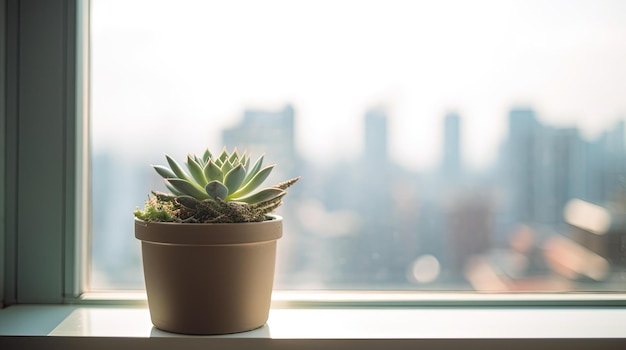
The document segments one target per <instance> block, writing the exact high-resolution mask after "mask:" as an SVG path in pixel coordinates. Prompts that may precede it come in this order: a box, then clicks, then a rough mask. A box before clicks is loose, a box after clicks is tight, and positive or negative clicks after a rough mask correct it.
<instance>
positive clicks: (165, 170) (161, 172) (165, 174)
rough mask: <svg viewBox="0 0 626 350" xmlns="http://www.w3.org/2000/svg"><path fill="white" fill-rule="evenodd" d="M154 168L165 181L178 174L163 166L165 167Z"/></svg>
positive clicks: (154, 166) (155, 166) (157, 166)
mask: <svg viewBox="0 0 626 350" xmlns="http://www.w3.org/2000/svg"><path fill="white" fill-rule="evenodd" d="M152 167H153V168H154V170H156V172H157V173H158V174H159V175H161V177H163V178H164V179H167V178H174V177H176V174H174V172H173V171H172V170H171V169H170V168H168V167H166V166H163V165H153V166H152Z"/></svg>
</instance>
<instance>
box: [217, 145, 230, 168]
mask: <svg viewBox="0 0 626 350" xmlns="http://www.w3.org/2000/svg"><path fill="white" fill-rule="evenodd" d="M226 159H228V151H226V148H224V149H223V150H222V153H220V155H219V157H217V160H219V161H220V164H224V162H226ZM217 160H216V161H217Z"/></svg>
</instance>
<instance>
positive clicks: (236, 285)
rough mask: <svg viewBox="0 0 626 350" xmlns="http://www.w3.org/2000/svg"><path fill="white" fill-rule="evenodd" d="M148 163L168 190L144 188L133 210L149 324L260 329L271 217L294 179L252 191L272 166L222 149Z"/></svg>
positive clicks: (267, 288) (271, 255) (177, 328)
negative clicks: (142, 198) (142, 201)
mask: <svg viewBox="0 0 626 350" xmlns="http://www.w3.org/2000/svg"><path fill="white" fill-rule="evenodd" d="M165 157H166V159H167V163H168V165H169V167H168V166H162V165H154V166H153V167H154V169H155V170H156V172H157V173H158V174H159V175H161V176H162V177H163V178H164V180H165V185H166V187H167V188H168V189H169V190H170V191H171V193H163V192H157V191H152V195H149V197H148V200H147V201H146V203H145V207H144V209H143V210H141V209H139V208H138V209H137V210H136V211H135V212H134V215H135V237H136V238H137V239H139V240H141V247H142V258H143V268H144V277H145V284H146V291H147V296H148V306H149V309H150V317H151V319H152V323H153V324H154V326H155V327H156V328H159V329H162V330H165V331H171V332H176V333H186V334H224V333H235V332H242V331H247V330H251V329H255V328H258V327H261V326H263V325H264V324H265V322H266V321H267V318H268V314H269V305H270V301H271V293H272V286H273V282H274V265H275V261H276V241H277V240H278V238H280V237H281V236H282V220H283V219H282V217H280V216H278V215H273V214H271V213H272V212H273V211H274V210H275V209H276V208H278V207H279V206H280V205H281V204H282V198H283V196H284V195H285V194H286V191H285V190H286V189H287V188H288V187H289V186H291V185H293V184H294V183H295V182H296V181H298V179H299V177H297V178H293V179H291V180H288V181H285V182H281V183H279V184H277V185H275V186H272V187H267V188H263V189H260V190H258V188H259V186H260V185H261V184H262V183H263V182H264V181H265V180H266V179H267V177H268V175H269V174H270V172H271V171H272V169H273V168H274V165H268V166H263V156H261V157H260V158H258V159H257V160H256V162H254V163H251V159H250V156H249V155H247V154H246V153H245V152H244V153H243V154H242V155H241V156H240V155H239V154H238V152H237V149H235V150H233V152H228V151H227V150H226V149H224V150H223V151H222V152H221V153H220V154H219V155H218V156H216V157H214V156H213V155H212V153H211V152H210V151H209V150H208V149H207V150H206V151H204V153H203V154H202V155H201V156H196V155H188V156H187V162H186V170H185V169H184V168H183V167H182V166H180V165H179V164H178V163H177V162H176V161H175V160H174V159H173V158H171V157H170V156H168V155H166V156H165Z"/></svg>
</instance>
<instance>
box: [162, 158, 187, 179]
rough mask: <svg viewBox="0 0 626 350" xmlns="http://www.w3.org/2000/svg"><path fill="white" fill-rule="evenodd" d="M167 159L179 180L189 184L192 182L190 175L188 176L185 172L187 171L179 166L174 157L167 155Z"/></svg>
mask: <svg viewBox="0 0 626 350" xmlns="http://www.w3.org/2000/svg"><path fill="white" fill-rule="evenodd" d="M165 158H166V159H167V163H168V164H169V165H170V168H171V169H172V171H173V172H174V174H176V177H177V178H179V179H184V180H187V181H189V182H191V181H192V180H191V178H190V177H189V175H187V173H186V172H185V170H183V168H182V167H181V166H180V165H178V163H177V162H176V161H175V160H174V159H173V158H172V157H170V156H168V155H167V154H166V155H165Z"/></svg>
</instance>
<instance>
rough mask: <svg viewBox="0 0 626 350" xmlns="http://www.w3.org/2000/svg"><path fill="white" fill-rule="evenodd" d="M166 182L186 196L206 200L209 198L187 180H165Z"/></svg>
mask: <svg viewBox="0 0 626 350" xmlns="http://www.w3.org/2000/svg"><path fill="white" fill-rule="evenodd" d="M166 181H167V182H169V183H170V184H171V185H172V186H174V188H175V189H176V190H178V191H180V192H182V193H183V194H186V195H188V196H192V197H194V198H196V199H200V200H202V199H208V198H209V196H208V194H207V193H205V192H204V191H202V190H201V189H199V188H198V187H197V185H194V184H193V183H191V182H189V181H187V180H183V179H166Z"/></svg>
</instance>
